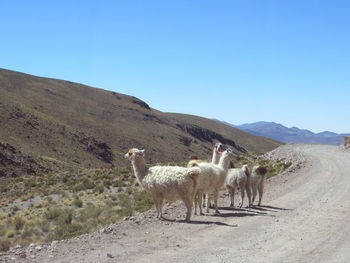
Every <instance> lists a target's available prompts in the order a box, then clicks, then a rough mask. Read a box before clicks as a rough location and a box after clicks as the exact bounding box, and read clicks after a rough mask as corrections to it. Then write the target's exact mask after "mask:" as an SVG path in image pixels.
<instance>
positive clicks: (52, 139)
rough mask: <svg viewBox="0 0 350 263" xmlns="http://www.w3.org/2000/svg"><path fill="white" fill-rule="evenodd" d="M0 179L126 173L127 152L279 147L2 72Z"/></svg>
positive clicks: (122, 100)
mask: <svg viewBox="0 0 350 263" xmlns="http://www.w3.org/2000/svg"><path fill="white" fill-rule="evenodd" d="M0 112H1V115H0V138H1V139H0V142H1V147H2V149H3V150H1V152H0V170H1V175H10V174H11V175H13V176H16V175H19V174H36V173H41V172H47V171H48V170H52V169H59V168H63V167H64V168H74V167H87V168H89V167H116V166H125V165H126V164H127V162H126V161H125V160H124V159H123V154H124V153H125V152H126V150H127V149H128V148H130V147H139V148H144V149H146V159H147V161H148V162H149V163H154V162H179V161H184V160H187V159H188V157H189V156H190V155H192V154H196V155H198V156H199V157H200V158H209V156H210V154H211V149H212V144H213V143H214V142H216V141H221V142H223V143H225V144H226V145H228V146H231V147H233V148H235V149H236V151H237V152H244V151H260V152H265V151H268V150H271V149H274V148H275V147H277V146H279V145H280V144H281V143H280V142H277V141H274V140H271V139H266V138H262V137H257V136H253V135H251V134H249V133H246V132H242V131H241V130H239V129H236V128H232V127H230V126H227V125H225V124H222V123H219V122H217V121H213V120H209V119H205V118H201V117H197V116H190V115H182V114H172V113H163V112H160V111H158V110H156V109H152V108H151V107H149V105H147V103H145V102H143V101H141V100H139V99H137V98H135V97H131V96H127V95H123V94H119V93H116V92H112V91H107V90H102V89H97V88H92V87H89V86H85V85H81V84H78V83H73V82H69V81H63V80H57V79H49V78H41V77H36V76H32V75H28V74H23V73H19V72H14V71H9V70H5V69H0Z"/></svg>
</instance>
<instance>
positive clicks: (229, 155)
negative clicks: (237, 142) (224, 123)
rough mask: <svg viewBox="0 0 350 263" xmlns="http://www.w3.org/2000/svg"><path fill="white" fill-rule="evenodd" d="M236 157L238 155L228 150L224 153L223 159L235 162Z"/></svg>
mask: <svg viewBox="0 0 350 263" xmlns="http://www.w3.org/2000/svg"><path fill="white" fill-rule="evenodd" d="M235 156H236V153H235V152H234V151H233V150H232V149H231V148H227V149H226V150H225V151H223V152H222V155H221V158H224V159H229V160H233V158H234V157H235Z"/></svg>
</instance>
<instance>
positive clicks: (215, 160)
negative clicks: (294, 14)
mask: <svg viewBox="0 0 350 263" xmlns="http://www.w3.org/2000/svg"><path fill="white" fill-rule="evenodd" d="M219 160H220V155H219V153H218V152H217V151H216V149H214V151H213V157H212V158H211V163H212V164H218V163H219Z"/></svg>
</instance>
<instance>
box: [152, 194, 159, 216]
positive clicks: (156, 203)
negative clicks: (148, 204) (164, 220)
mask: <svg viewBox="0 0 350 263" xmlns="http://www.w3.org/2000/svg"><path fill="white" fill-rule="evenodd" d="M152 197H153V203H154V205H155V206H156V211H157V218H159V200H158V198H157V196H156V195H155V194H152Z"/></svg>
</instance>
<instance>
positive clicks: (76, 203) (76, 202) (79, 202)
mask: <svg viewBox="0 0 350 263" xmlns="http://www.w3.org/2000/svg"><path fill="white" fill-rule="evenodd" d="M72 204H73V205H74V206H76V207H79V208H81V207H83V201H82V200H80V199H79V197H76V198H74V200H73V203H72Z"/></svg>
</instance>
